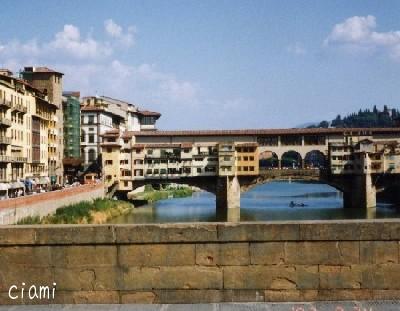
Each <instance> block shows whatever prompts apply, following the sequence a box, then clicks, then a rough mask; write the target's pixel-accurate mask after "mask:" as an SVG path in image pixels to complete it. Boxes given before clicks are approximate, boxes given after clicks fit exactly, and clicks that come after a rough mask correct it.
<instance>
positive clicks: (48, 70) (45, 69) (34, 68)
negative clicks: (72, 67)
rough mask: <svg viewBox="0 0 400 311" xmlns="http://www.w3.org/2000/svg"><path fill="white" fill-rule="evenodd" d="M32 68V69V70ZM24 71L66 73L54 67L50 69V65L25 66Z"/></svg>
mask: <svg viewBox="0 0 400 311" xmlns="http://www.w3.org/2000/svg"><path fill="white" fill-rule="evenodd" d="M31 68H32V70H31ZM24 72H39V73H58V74H61V75H64V74H63V73H62V72H59V71H55V70H53V69H50V68H48V67H45V66H42V67H25V68H24Z"/></svg>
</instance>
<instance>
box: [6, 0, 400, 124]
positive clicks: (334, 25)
mask: <svg viewBox="0 0 400 311" xmlns="http://www.w3.org/2000/svg"><path fill="white" fill-rule="evenodd" d="M399 12H400V2H399V1H389V0H388V1H365V0H362V1H361V0H360V1H205V0H202V1H8V0H3V1H2V18H1V19H0V29H1V31H0V66H1V67H9V68H11V69H13V70H14V71H16V70H18V69H19V68H21V67H23V66H26V65H47V66H49V67H52V68H54V69H56V70H59V71H62V72H64V73H65V79H64V85H65V89H66V90H80V91H81V92H82V94H83V95H94V94H98V95H108V96H111V97H116V98H120V99H124V100H127V101H130V102H132V103H134V104H136V105H138V106H139V107H142V108H143V109H150V110H157V111H160V112H161V113H162V115H163V116H162V118H161V119H160V122H159V128H163V129H211V128H280V127H295V126H297V125H299V124H303V123H307V122H313V121H319V120H322V119H329V120H330V119H333V118H334V117H335V116H336V115H337V114H339V113H340V114H347V113H349V112H353V111H358V110H359V109H360V108H371V107H372V106H373V105H377V106H378V107H382V106H383V105H385V104H386V105H388V106H389V107H395V108H399V103H400V88H399V76H400V75H399V74H400V19H399V18H398V16H399V15H398V14H399Z"/></svg>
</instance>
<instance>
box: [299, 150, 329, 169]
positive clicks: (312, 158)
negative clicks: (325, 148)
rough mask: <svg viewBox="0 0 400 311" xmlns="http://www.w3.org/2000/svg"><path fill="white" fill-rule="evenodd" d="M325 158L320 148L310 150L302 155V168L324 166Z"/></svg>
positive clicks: (325, 163) (325, 164)
mask: <svg viewBox="0 0 400 311" xmlns="http://www.w3.org/2000/svg"><path fill="white" fill-rule="evenodd" d="M326 166H327V158H326V156H325V155H324V153H323V152H321V151H320V150H311V151H309V152H307V153H306V155H305V157H304V168H326Z"/></svg>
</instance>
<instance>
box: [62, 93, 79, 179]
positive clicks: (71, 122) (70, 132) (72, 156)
mask: <svg viewBox="0 0 400 311" xmlns="http://www.w3.org/2000/svg"><path fill="white" fill-rule="evenodd" d="M79 98H80V93H79V92H64V93H63V117H64V157H63V166H64V177H65V181H66V182H68V183H72V182H74V181H77V179H78V177H79V175H80V173H81V165H82V159H81V103H80V99H79Z"/></svg>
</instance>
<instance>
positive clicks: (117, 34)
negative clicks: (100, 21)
mask: <svg viewBox="0 0 400 311" xmlns="http://www.w3.org/2000/svg"><path fill="white" fill-rule="evenodd" d="M104 28H105V31H106V33H107V35H109V36H110V37H112V38H115V39H117V40H119V42H120V43H122V44H123V45H125V46H132V45H133V44H134V43H135V37H134V36H135V33H136V27H135V26H129V27H128V29H127V30H126V31H125V32H124V31H123V29H122V27H121V26H120V25H118V24H117V23H115V22H114V21H113V20H112V19H108V20H106V21H104Z"/></svg>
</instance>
